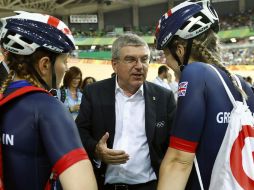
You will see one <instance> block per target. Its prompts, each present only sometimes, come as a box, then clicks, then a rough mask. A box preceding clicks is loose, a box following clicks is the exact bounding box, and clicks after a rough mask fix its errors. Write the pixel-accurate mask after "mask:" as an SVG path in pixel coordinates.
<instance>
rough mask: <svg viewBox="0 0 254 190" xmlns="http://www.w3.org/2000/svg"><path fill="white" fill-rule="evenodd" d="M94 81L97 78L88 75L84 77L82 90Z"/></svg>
mask: <svg viewBox="0 0 254 190" xmlns="http://www.w3.org/2000/svg"><path fill="white" fill-rule="evenodd" d="M94 82H96V80H95V78H93V77H86V78H84V80H83V82H82V85H81V90H84V89H85V87H86V85H88V84H92V83H94Z"/></svg>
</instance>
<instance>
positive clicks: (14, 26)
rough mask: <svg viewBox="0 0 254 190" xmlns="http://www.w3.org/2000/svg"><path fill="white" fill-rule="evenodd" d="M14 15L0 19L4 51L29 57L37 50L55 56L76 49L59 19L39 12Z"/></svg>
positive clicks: (0, 36) (67, 29)
mask: <svg viewBox="0 0 254 190" xmlns="http://www.w3.org/2000/svg"><path fill="white" fill-rule="evenodd" d="M16 13H17V14H18V15H15V16H11V17H6V18H1V19H0V22H1V24H2V26H1V30H0V40H1V44H2V46H3V48H4V49H6V50H8V51H10V52H12V53H14V54H19V55H30V54H32V53H33V52H35V50H36V49H37V48H39V47H42V48H44V49H46V50H49V51H51V52H55V53H67V52H70V51H71V50H74V49H75V46H74V38H73V36H72V34H71V31H70V29H69V28H68V27H67V26H66V25H65V24H64V23H63V22H62V21H61V20H59V19H57V18H55V17H53V16H49V15H45V14H40V13H28V12H24V11H16Z"/></svg>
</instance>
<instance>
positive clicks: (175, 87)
mask: <svg viewBox="0 0 254 190" xmlns="http://www.w3.org/2000/svg"><path fill="white" fill-rule="evenodd" d="M169 86H170V88H171V90H172V92H173V93H174V97H175V101H177V98H178V82H176V81H173V82H171V83H169Z"/></svg>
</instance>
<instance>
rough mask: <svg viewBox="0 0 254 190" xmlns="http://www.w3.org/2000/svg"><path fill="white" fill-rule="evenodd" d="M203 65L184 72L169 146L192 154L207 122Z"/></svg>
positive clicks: (196, 65)
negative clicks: (205, 121)
mask: <svg viewBox="0 0 254 190" xmlns="http://www.w3.org/2000/svg"><path fill="white" fill-rule="evenodd" d="M201 64H202V63H193V64H190V65H188V66H187V67H186V68H185V69H184V70H183V72H182V75H181V79H180V81H179V87H178V102H177V112H176V118H175V123H174V127H173V129H172V133H171V138H170V144H169V146H170V147H171V148H175V149H178V150H181V151H185V152H190V153H195V151H196V147H197V145H198V142H199V139H200V136H201V134H202V130H203V127H204V120H205V111H206V104H205V100H206V91H205V78H204V75H205V68H204V67H202V65H201Z"/></svg>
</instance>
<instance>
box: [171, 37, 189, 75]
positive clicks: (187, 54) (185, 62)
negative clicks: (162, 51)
mask: <svg viewBox="0 0 254 190" xmlns="http://www.w3.org/2000/svg"><path fill="white" fill-rule="evenodd" d="M192 42H193V39H189V40H188V41H187V47H186V51H185V53H184V60H183V63H182V62H181V61H180V59H179V56H178V55H177V54H176V51H174V50H173V49H172V48H170V47H169V51H170V53H171V54H172V56H173V57H174V58H175V60H176V61H177V63H178V66H179V67H180V71H183V69H184V67H185V66H186V65H188V61H189V58H190V54H191V48H192Z"/></svg>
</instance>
